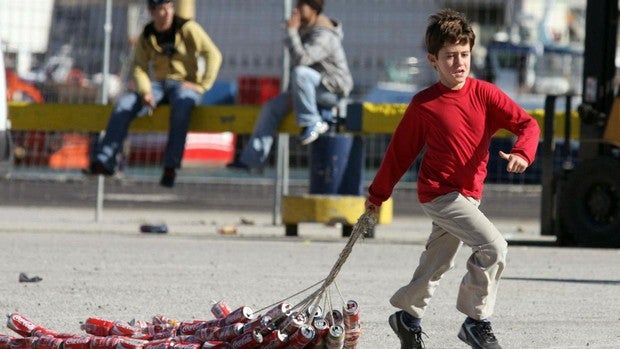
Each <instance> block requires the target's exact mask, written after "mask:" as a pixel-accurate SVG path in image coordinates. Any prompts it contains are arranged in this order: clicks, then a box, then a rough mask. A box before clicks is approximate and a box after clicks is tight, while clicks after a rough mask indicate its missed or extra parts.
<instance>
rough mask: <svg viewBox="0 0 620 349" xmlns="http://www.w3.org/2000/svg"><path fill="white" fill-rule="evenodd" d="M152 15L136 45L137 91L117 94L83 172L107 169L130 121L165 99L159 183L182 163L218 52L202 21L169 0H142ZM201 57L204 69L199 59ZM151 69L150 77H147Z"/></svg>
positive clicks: (170, 180)
mask: <svg viewBox="0 0 620 349" xmlns="http://www.w3.org/2000/svg"><path fill="white" fill-rule="evenodd" d="M147 4H148V7H149V11H150V14H151V17H152V19H153V21H152V22H150V23H149V24H147V25H146V26H145V28H144V32H143V33H142V35H140V38H139V40H138V43H137V44H136V48H135V57H134V63H133V65H134V67H133V77H134V80H135V83H136V91H135V92H130V93H128V94H126V95H124V96H122V97H121V98H120V99H119V100H118V102H117V104H116V107H115V108H114V111H113V112H112V115H111V117H110V120H109V121H108V126H107V129H106V132H105V136H104V137H103V140H101V142H100V143H99V144H98V146H97V149H95V155H94V159H93V160H92V162H91V164H90V166H89V168H88V169H86V170H85V171H84V172H86V173H88V174H103V175H108V176H109V175H112V174H114V169H115V167H116V155H117V153H118V151H119V150H120V149H122V144H123V141H124V140H125V137H126V136H127V130H128V128H129V125H130V124H131V122H132V121H133V120H134V119H135V118H136V117H137V116H142V115H145V114H149V113H150V112H151V111H152V110H153V109H154V108H156V107H157V105H158V104H160V103H162V102H168V103H169V104H170V109H171V112H170V129H169V131H168V143H167V145H166V150H165V155H164V171H163V175H162V177H161V180H160V184H161V185H162V186H164V187H173V186H174V180H175V177H176V170H177V169H179V168H180V167H181V160H182V158H183V152H184V150H185V139H186V137H187V130H188V127H189V121H190V116H191V113H192V110H193V108H194V106H196V105H197V104H199V103H200V101H201V99H202V95H203V93H204V92H205V91H206V90H208V89H210V88H211V86H213V83H214V82H215V79H216V77H217V73H218V71H219V69H220V66H221V64H222V54H221V53H220V51H219V50H218V48H217V47H216V46H215V44H213V41H211V38H209V36H208V35H207V33H206V32H205V31H204V30H203V29H202V27H201V26H200V25H199V24H198V23H196V22H194V21H192V20H187V19H183V18H181V17H178V16H175V14H174V4H173V3H172V0H147ZM200 57H202V58H203V59H204V61H205V71H204V74H201V75H200V76H199V75H198V74H197V72H198V59H199V58H200ZM150 73H152V75H153V79H152V80H151V78H150Z"/></svg>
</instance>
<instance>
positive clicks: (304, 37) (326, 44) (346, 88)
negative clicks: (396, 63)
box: [227, 0, 353, 172]
mask: <svg viewBox="0 0 620 349" xmlns="http://www.w3.org/2000/svg"><path fill="white" fill-rule="evenodd" d="M323 6H324V1H323V0H298V2H297V6H296V7H295V9H294V10H293V13H292V14H291V17H290V18H289V20H288V22H287V30H286V40H285V45H286V47H287V48H288V51H289V52H290V57H291V64H292V71H291V79H290V80H291V81H290V84H289V89H288V91H286V92H283V93H281V94H280V95H278V96H276V97H273V98H272V99H270V100H268V101H267V102H266V103H265V105H264V106H263V107H262V109H261V112H260V115H259V118H258V121H257V124H256V126H255V128H254V132H253V133H252V136H251V138H250V141H249V142H248V144H247V145H246V146H245V148H244V149H243V150H242V152H241V154H240V156H239V158H238V159H237V160H236V161H234V162H233V163H230V164H228V165H227V167H228V168H230V169H236V170H242V171H248V172H262V170H263V167H264V165H265V162H266V161H267V157H268V155H269V151H270V150H271V146H272V144H273V139H274V134H275V133H276V131H277V129H278V127H279V125H280V123H281V121H282V119H283V118H284V117H285V116H286V115H287V114H288V113H289V112H290V111H291V108H292V109H293V110H294V112H295V117H296V121H297V124H298V125H299V126H300V127H302V132H301V135H300V142H301V144H302V145H307V144H310V143H312V142H314V141H315V140H316V139H317V138H318V137H319V135H321V134H322V133H325V132H326V131H327V130H328V128H329V125H328V123H327V122H325V121H324V120H323V119H322V117H321V115H320V113H319V110H318V109H319V107H318V106H334V105H336V104H337V102H338V100H339V99H341V98H343V97H346V96H348V95H349V93H350V92H351V90H352V89H353V78H352V77H351V73H350V72H349V67H348V65H347V59H346V56H345V53H344V49H343V47H342V25H341V24H340V23H338V22H337V21H335V20H333V19H330V18H328V17H327V16H325V15H323V14H322V10H323Z"/></svg>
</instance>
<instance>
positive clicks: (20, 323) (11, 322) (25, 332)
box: [6, 313, 37, 337]
mask: <svg viewBox="0 0 620 349" xmlns="http://www.w3.org/2000/svg"><path fill="white" fill-rule="evenodd" d="M7 317H8V319H7V322H6V326H7V327H8V328H10V329H11V330H13V331H15V332H16V333H18V334H19V335H21V336H22V337H28V336H30V335H31V334H32V331H34V329H35V328H37V325H35V324H34V323H33V322H32V321H30V320H28V319H27V318H26V317H25V316H23V315H22V314H20V313H12V314H9V315H7Z"/></svg>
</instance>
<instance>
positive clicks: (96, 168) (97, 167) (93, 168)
mask: <svg viewBox="0 0 620 349" xmlns="http://www.w3.org/2000/svg"><path fill="white" fill-rule="evenodd" d="M82 173H83V174H85V175H93V176H94V175H104V176H108V177H109V176H112V175H114V170H108V169H107V168H106V167H105V166H104V165H103V163H101V162H99V161H94V162H91V163H90V165H89V166H88V167H87V168H83V169H82Z"/></svg>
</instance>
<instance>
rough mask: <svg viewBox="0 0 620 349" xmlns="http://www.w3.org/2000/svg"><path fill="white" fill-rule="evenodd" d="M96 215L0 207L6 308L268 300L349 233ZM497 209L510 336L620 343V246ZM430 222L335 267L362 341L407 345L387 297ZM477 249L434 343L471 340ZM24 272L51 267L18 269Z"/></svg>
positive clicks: (318, 275) (305, 281)
mask: <svg viewBox="0 0 620 349" xmlns="http://www.w3.org/2000/svg"><path fill="white" fill-rule="evenodd" d="M94 218H95V217H94V211H93V209H92V208H63V207H57V208H38V207H0V220H1V221H2V222H3V224H2V226H1V227H0V250H2V254H1V256H2V257H1V259H0V260H1V262H0V263H1V265H2V268H1V270H0V311H4V312H5V313H6V314H9V313H13V312H20V313H22V314H23V315H25V316H26V317H28V318H30V319H31V320H32V321H34V322H35V323H38V324H40V325H42V326H45V327H47V328H50V329H52V330H56V331H62V332H72V333H80V332H81V330H80V322H83V321H85V320H86V319H87V318H88V317H91V316H99V317H104V318H108V319H113V320H131V319H142V320H150V318H151V317H152V316H154V315H157V314H164V315H166V316H168V317H171V318H175V319H178V320H191V319H204V318H212V315H211V313H210V310H209V309H210V307H211V300H219V299H224V300H226V301H227V302H228V303H229V304H230V305H231V306H233V307H238V306H242V305H245V306H249V307H251V308H252V309H254V310H256V311H259V310H260V309H263V308H266V307H269V306H270V305H272V304H274V303H276V302H278V301H282V300H285V299H287V298H288V297H290V296H292V295H295V294H296V293H298V292H300V291H302V290H304V289H306V288H310V290H312V289H314V288H316V287H317V286H316V283H317V282H319V281H320V280H322V279H323V278H325V277H326V276H327V275H328V273H329V271H330V270H331V268H332V267H333V264H334V262H335V261H336V260H337V258H338V255H339V253H340V252H341V251H342V249H343V247H344V245H345V243H346V239H345V238H342V237H341V236H340V229H339V227H338V226H325V225H322V224H315V223H307V224H301V225H300V228H299V236H298V237H285V236H284V228H283V227H282V226H277V225H276V226H274V225H272V222H271V219H272V218H271V215H270V214H264V213H248V212H238V211H190V210H174V211H172V210H162V211H157V210H136V209H131V208H127V209H107V210H106V211H105V214H104V215H103V216H102V217H100V221H98V222H97V221H95V219H94ZM494 222H495V223H496V225H497V226H498V228H499V229H500V231H502V232H503V233H504V234H505V236H506V238H507V239H508V240H509V242H511V246H510V247H509V254H508V263H507V268H506V270H505V272H504V277H503V281H502V283H501V285H500V292H499V296H498V300H497V305H496V310H495V314H494V316H493V317H492V319H491V320H492V321H493V327H494V330H495V333H496V335H497V337H498V339H499V340H500V343H501V344H502V346H503V348H508V349H510V348H519V349H521V348H620V299H619V295H620V274H619V273H618V269H617V266H618V265H620V250H616V249H576V248H561V247H556V246H554V241H553V238H549V237H543V236H540V235H539V234H538V231H539V222H538V221H536V220H525V219H514V220H509V219H498V220H494ZM142 224H166V226H167V227H168V233H165V234H156V233H141V232H140V226H141V225H142ZM224 228H226V229H224ZM429 229H430V221H429V220H428V219H427V218H425V217H423V216H412V217H402V216H397V217H395V219H394V222H392V223H391V224H387V225H380V226H378V227H377V228H376V230H375V237H374V238H372V239H364V240H360V241H358V242H357V244H356V245H355V246H354V248H353V252H352V253H351V255H350V256H349V257H348V259H347V261H346V263H345V264H344V266H343V268H342V270H341V271H340V273H339V274H338V278H337V284H338V286H339V287H338V288H339V290H340V293H341V294H342V297H340V294H339V293H338V292H337V291H336V290H331V291H330V294H331V295H332V297H331V299H332V305H333V307H334V308H337V307H340V306H341V303H342V301H341V299H354V300H356V301H357V302H358V303H359V305H360V308H361V321H362V327H363V333H362V336H361V339H360V343H359V345H358V348H362V349H377V348H399V343H398V339H397V337H396V336H395V335H394V334H393V332H392V331H391V329H390V328H389V326H388V324H387V317H388V316H389V315H390V314H391V313H392V312H393V311H394V309H393V308H392V307H391V306H390V304H389V303H388V299H389V297H390V296H391V294H392V293H393V292H394V291H395V290H396V289H397V288H399V287H400V286H402V285H403V284H405V283H407V282H408V281H409V280H410V278H411V275H412V273H413V270H414V268H415V266H416V265H417V259H418V257H419V255H420V253H421V252H422V250H423V248H424V241H425V239H426V235H427V234H428V231H429ZM222 232H225V233H228V234H222ZM469 252H470V251H469V249H468V248H463V249H462V250H461V252H460V253H459V256H458V258H457V262H456V266H455V268H454V270H452V271H450V272H448V273H446V275H445V276H444V278H443V279H442V281H441V284H440V286H439V288H438V289H437V292H436V294H435V296H434V298H433V299H432V301H431V303H430V306H429V309H428V311H427V314H426V316H425V319H424V321H423V326H424V331H425V333H426V334H427V335H428V338H426V344H427V347H428V348H466V346H465V345H464V344H463V343H461V342H460V341H459V340H458V339H457V337H456V334H457V333H458V330H459V327H460V324H461V322H462V321H463V319H464V316H463V315H462V314H460V313H459V312H458V311H457V310H456V309H455V300H456V293H457V291H458V286H459V283H460V279H461V278H462V276H463V274H464V273H465V263H466V259H467V258H468V255H469ZM22 272H23V273H26V274H27V275H29V276H38V277H40V278H41V279H42V280H41V281H39V282H34V283H23V282H22V283H20V282H19V274H20V273H22ZM313 285H314V286H313ZM306 292H308V291H306ZM304 295H305V294H304V293H302V294H301V295H297V296H294V297H292V298H288V299H287V301H289V302H291V303H293V304H294V303H295V301H299V297H302V296H304ZM0 334H12V332H11V331H10V330H9V329H8V328H6V327H4V328H0Z"/></svg>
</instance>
